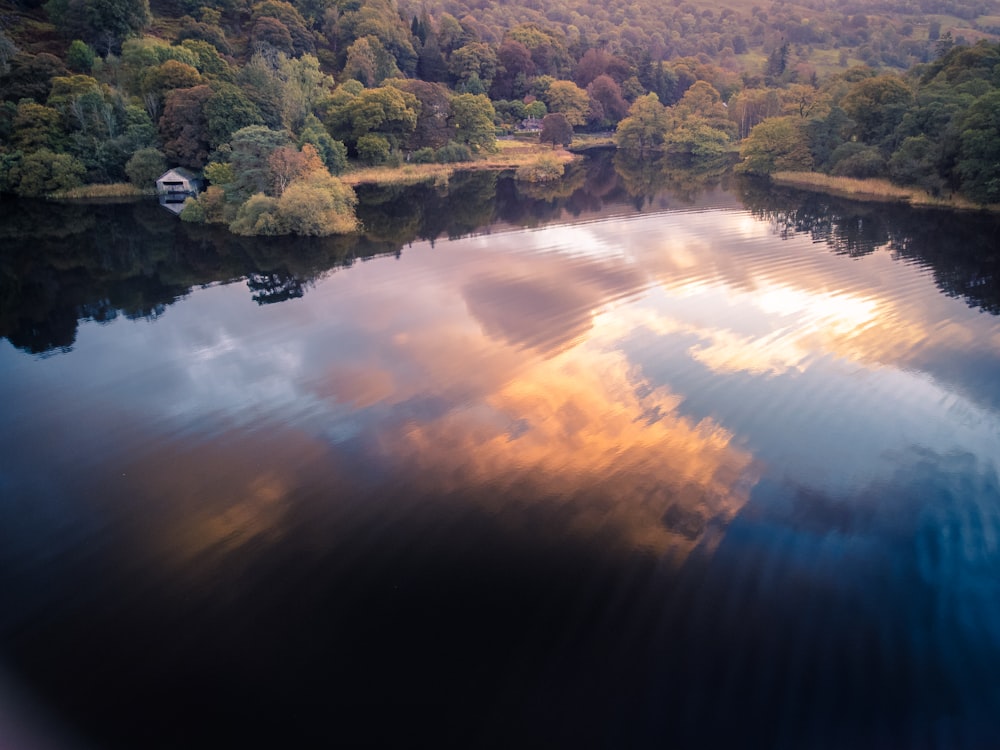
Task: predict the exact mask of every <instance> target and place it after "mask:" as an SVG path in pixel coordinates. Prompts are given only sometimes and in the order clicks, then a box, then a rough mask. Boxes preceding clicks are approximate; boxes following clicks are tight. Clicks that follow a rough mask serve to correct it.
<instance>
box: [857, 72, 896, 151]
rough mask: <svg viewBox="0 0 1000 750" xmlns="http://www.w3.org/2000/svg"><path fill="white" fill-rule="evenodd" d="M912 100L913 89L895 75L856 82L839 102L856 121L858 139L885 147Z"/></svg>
mask: <svg viewBox="0 0 1000 750" xmlns="http://www.w3.org/2000/svg"><path fill="white" fill-rule="evenodd" d="M912 103H913V92H912V91H911V90H910V87H909V86H907V85H906V82H905V81H903V80H902V79H900V78H898V77H897V76H894V75H880V76H875V77H873V78H865V79H863V80H861V81H858V82H857V83H855V84H854V85H853V86H852V87H851V89H850V91H848V92H847V94H846V95H845V96H844V98H843V99H841V101H840V106H841V107H842V108H843V110H844V112H846V113H847V116H848V117H850V118H851V119H852V120H853V121H854V123H855V128H854V134H855V135H856V136H857V138H858V140H860V141H862V142H864V143H868V144H871V145H873V146H882V145H883V144H884V143H885V142H886V141H887V140H888V139H889V137H890V136H891V135H892V133H893V131H894V130H895V129H896V126H897V125H899V123H900V122H901V121H902V119H903V116H904V115H905V114H906V111H907V109H908V108H909V107H910V105H911V104H912Z"/></svg>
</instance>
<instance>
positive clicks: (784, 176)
mask: <svg viewBox="0 0 1000 750" xmlns="http://www.w3.org/2000/svg"><path fill="white" fill-rule="evenodd" d="M769 178H770V179H771V181H772V182H774V183H775V184H776V185H785V186H787V187H794V188H800V189H804V190H815V191H818V192H821V193H826V194H828V195H835V196H838V197H841V198H851V199H854V200H859V201H867V202H871V203H905V204H907V205H909V206H913V207H915V208H943V209H947V210H950V211H989V212H993V213H996V212H1000V205H988V206H983V205H980V204H978V203H973V202H972V201H970V200H968V199H966V198H962V197H961V196H958V195H952V196H950V197H948V198H936V197H934V196H933V195H931V194H930V193H928V192H927V191H926V190H921V189H920V188H917V187H905V186H902V185H896V184H894V183H892V182H889V180H886V179H882V178H875V177H871V178H867V179H857V178H854V177H834V176H832V175H828V174H823V173H821V172H774V173H773V174H771V175H769Z"/></svg>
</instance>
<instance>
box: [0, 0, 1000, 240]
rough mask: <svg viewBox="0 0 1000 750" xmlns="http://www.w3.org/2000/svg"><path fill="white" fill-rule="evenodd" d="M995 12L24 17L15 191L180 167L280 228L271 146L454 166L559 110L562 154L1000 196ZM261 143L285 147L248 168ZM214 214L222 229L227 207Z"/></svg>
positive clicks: (554, 122) (966, 1) (378, 11)
mask: <svg viewBox="0 0 1000 750" xmlns="http://www.w3.org/2000/svg"><path fill="white" fill-rule="evenodd" d="M914 3H915V4H914ZM995 4H996V2H995V0H949V2H948V7H947V10H948V12H949V13H951V14H952V19H956V18H957V19H961V23H962V24H965V25H964V26H960V25H958V24H959V22H958V21H955V20H946V19H945V18H944V17H942V16H941V15H940V14H937V15H935V16H934V17H933V18H932V17H930V16H927V15H921V14H927V13H930V11H931V10H935V8H934V7H932V5H933V3H932V2H931V0H907V2H903V0H879V2H878V3H877V4H876V5H875V6H871V7H864V8H862V7H860V6H859V7H854V6H851V8H850V9H849V11H848V10H845V9H843V8H837V7H834V6H833V5H832V4H828V3H826V2H824V0H820V1H819V2H812V1H811V0H810V2H809V3H807V5H805V6H799V5H794V4H790V3H783V2H773V3H771V4H770V5H768V6H767V7H763V6H754V7H753V8H750V9H747V8H745V7H742V6H739V5H736V4H734V5H732V7H726V3H725V2H724V4H723V6H722V7H721V8H714V7H713V8H711V9H709V8H699V7H696V6H694V5H692V4H690V3H685V2H683V0H672V2H669V3H667V4H664V3H662V2H659V0H608V2H606V3H603V4H601V5H599V6H598V5H594V4H593V3H592V2H591V0H559V1H558V2H556V0H531V2H520V1H516V2H512V3H501V2H496V0H483V2H476V3H468V2H463V1H462V0H449V1H448V2H447V3H445V2H444V0H426V1H425V0H420V2H417V0H365V1H364V2H362V1H361V0H336V1H335V0H288V1H286V0H260V1H254V0H155V2H153V6H152V7H153V11H155V13H156V17H154V16H153V14H152V13H151V12H150V5H149V2H148V0H129V1H128V2H126V1H125V0H48V2H40V1H36V0H32V2H21V3H15V4H14V5H13V6H12V11H11V15H10V18H7V17H5V19H4V25H3V29H0V157H2V160H0V169H2V170H4V171H3V173H2V174H0V185H2V186H3V188H4V189H7V190H17V191H19V192H22V193H24V194H28V193H30V192H34V191H36V190H39V189H42V190H44V189H45V187H44V186H45V185H47V184H53V185H54V184H69V183H71V182H73V181H74V180H83V181H85V182H108V181H114V180H124V179H126V178H132V177H133V176H136V177H135V179H136V181H138V182H144V181H146V178H145V177H139V175H140V174H142V173H143V169H144V168H145V169H146V172H147V173H148V172H149V171H151V170H152V166H150V165H153V164H156V165H158V164H159V162H157V161H156V158H155V154H157V153H158V154H161V155H162V158H163V159H164V160H165V164H166V166H172V165H180V166H186V167H189V168H194V169H201V168H208V169H210V170H211V171H213V173H214V174H216V175H217V176H220V175H221V174H222V171H221V170H223V169H224V168H225V169H230V170H231V171H232V172H233V175H232V177H231V178H229V179H226V180H222V181H221V182H219V183H218V184H217V185H216V187H217V188H219V189H222V187H221V186H222V185H226V186H227V189H228V192H226V191H225V190H224V191H223V192H224V197H225V198H226V200H227V201H228V200H232V201H237V202H242V203H247V202H248V201H249V199H250V198H251V197H252V196H256V195H257V194H258V193H260V194H261V195H262V198H260V199H255V200H254V203H253V206H252V207H251V208H252V211H251V208H248V209H247V211H250V213H248V214H246V215H245V216H244V217H243V219H241V221H243V222H244V223H243V224H242V225H241V226H245V225H247V224H246V222H248V221H249V220H250V218H252V219H253V221H252V222H251V224H252V225H253V226H258V225H259V227H260V228H265V227H271V229H275V228H277V227H281V226H286V225H283V224H281V223H280V222H278V223H274V222H275V221H277V219H275V217H277V216H278V215H279V214H280V212H278V213H275V211H277V208H276V206H277V203H274V202H276V201H278V200H279V199H280V197H281V196H282V195H284V193H285V192H287V190H288V189H290V187H291V185H292V184H294V183H296V182H297V181H298V178H295V179H291V178H289V179H286V180H285V181H284V182H285V183H286V184H285V186H284V187H283V188H282V189H281V190H279V191H277V192H275V187H274V183H273V181H271V180H270V178H268V179H265V178H264V177H261V175H262V174H264V173H269V174H271V177H273V176H274V174H273V172H274V169H275V167H274V165H269V161H268V158H269V157H268V156H267V155H266V154H265V153H264V152H265V151H267V154H270V153H272V152H275V151H276V150H277V151H276V152H277V153H279V154H280V155H281V158H282V159H283V160H284V161H283V164H284V167H285V168H286V169H289V170H292V171H294V170H293V169H292V168H293V166H294V165H295V164H298V163H299V162H300V161H301V160H302V159H306V158H307V157H306V156H303V155H304V154H312V156H311V157H309V158H308V159H307V161H309V162H310V163H312V164H315V163H320V164H322V165H323V168H324V170H325V171H326V172H327V173H339V172H342V171H343V170H345V169H347V168H348V166H349V161H348V159H349V158H354V159H359V160H362V161H365V162H367V163H390V164H397V163H400V162H401V161H403V160H404V159H413V160H416V161H431V160H438V161H454V160H457V159H465V158H471V156H474V155H475V154H476V153H477V152H482V151H488V150H490V149H492V148H493V147H494V145H495V136H496V133H497V132H498V129H500V130H501V131H504V132H510V131H513V130H516V129H518V128H520V127H521V126H522V121H524V120H525V119H526V118H537V120H541V118H546V120H545V122H544V124H542V126H541V128H542V129H541V131H540V133H541V138H542V139H543V140H544V141H545V142H547V143H553V144H556V143H565V142H566V139H567V132H566V127H565V125H568V126H569V129H570V132H571V133H572V132H573V131H575V132H577V133H580V132H596V131H608V130H612V129H614V130H615V131H616V133H615V142H616V144H617V145H618V147H619V148H620V149H621V150H622V151H623V152H628V153H631V154H634V155H637V156H639V158H640V159H647V158H649V157H655V158H656V159H658V160H662V161H664V163H670V164H674V165H676V164H681V163H685V164H686V163H693V162H699V163H703V165H704V163H707V162H715V161H718V160H720V159H721V160H724V159H726V158H730V157H732V158H735V157H736V155H737V154H740V158H741V159H742V167H741V169H743V170H745V171H749V172H759V173H770V172H772V171H776V170H784V169H808V168H811V169H817V170H822V171H827V172H831V173H834V174H841V175H849V176H859V177H863V176H880V177H885V176H888V177H890V178H891V179H893V180H895V181H897V182H900V183H904V184H910V185H916V186H919V187H922V188H924V189H927V190H929V191H931V192H932V193H935V194H946V193H950V192H959V193H962V194H963V195H965V196H966V197H968V198H970V199H972V200H974V201H977V202H982V203H986V202H995V201H1000V186H998V184H997V178H996V176H995V175H996V174H997V172H998V169H997V165H998V154H997V143H998V142H1000V124H998V122H997V117H996V112H997V111H998V109H1000V107H998V104H1000V101H998V100H997V91H998V90H1000V45H998V44H997V43H996V41H995V40H996V35H997V34H1000V25H997V24H996V23H995V21H994V20H991V18H992V17H993V16H991V15H990V14H989V13H987V11H991V12H992V11H995V10H996V8H995V7H994V6H995ZM806 8H808V11H809V12H808V13H806V12H805V10H804V9H806ZM993 15H994V16H996V15H1000V14H997V13H993ZM970 38H971V39H972V40H973V42H974V43H969V39H970ZM976 39H978V40H979V41H975V40H976ZM555 115H558V116H559V117H555ZM564 121H565V125H564ZM529 126H530V127H534V128H537V127H538V123H537V121H535V122H530V121H529ZM248 128H251V129H252V128H259V129H261V130H257V131H253V130H251V131H249V132H251V133H256V134H257V135H261V133H262V132H266V133H270V134H279V135H276V136H271V135H269V136H267V138H270V139H272V140H274V142H273V143H272V142H271V141H270V140H269V141H267V144H265V145H266V146H267V147H266V148H265V147H264V146H263V145H262V146H261V148H259V149H257V150H256V151H253V153H252V155H251V156H249V157H248V156H247V155H246V153H245V152H246V149H247V148H248V143H247V132H246V131H247V129H248ZM261 137H262V138H263V136H261ZM250 140H251V141H252V142H256V141H254V139H253V138H251V139H250ZM265 140H267V139H265ZM278 141H280V143H279V142H278ZM257 145H260V144H257ZM307 147H308V148H307ZM39 155H40V156H39ZM63 157H65V158H63ZM43 163H44V164H49V166H48V167H46V169H41V168H40V166H39V165H41V164H43ZM81 166H82V169H83V171H82V172H80V171H79V168H80V167H81ZM244 168H246V169H247V170H249V171H248V175H243V174H242V171H243V169H244ZM713 168H715V167H714V166H713ZM269 170H270V172H269ZM258 178H259V179H258ZM220 180H221V177H220ZM38 186H42V187H41V188H39V187H38ZM306 193H309V191H308V190H307V191H306ZM215 197H216V198H218V191H216V193H215ZM269 201H270V202H269ZM209 203H211V202H210V201H209V202H206V203H205V205H201V206H200V210H201V211H202V213H203V214H204V215H205V216H209V215H211V216H215V215H217V214H220V212H221V213H225V211H224V210H223V209H224V207H225V206H224V204H219V205H216V204H214V203H212V204H211V205H209ZM272 204H273V205H272ZM220 206H222V207H220ZM268 207H270V208H268ZM265 209H266V210H265ZM271 209H274V210H271ZM226 210H228V209H226ZM213 212H215V213H213ZM233 220H234V217H233V216H228V217H227V218H226V221H227V222H230V221H233ZM269 222H270V223H269ZM302 226H305V225H304V224H303V225H302Z"/></svg>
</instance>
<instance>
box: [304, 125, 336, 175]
mask: <svg viewBox="0 0 1000 750" xmlns="http://www.w3.org/2000/svg"><path fill="white" fill-rule="evenodd" d="M307 143H308V144H310V145H311V146H312V147H313V148H315V149H316V151H317V153H318V154H319V157H320V159H322V160H323V164H324V165H325V166H326V168H327V169H328V170H329V171H330V173H331V174H335V175H337V174H340V173H341V172H343V171H344V170H345V169H347V147H346V146H345V145H344V144H343V143H342V142H341V141H336V140H334V139H333V136H331V135H330V134H329V133H328V132H327V130H326V128H324V127H323V123H321V122H320V121H319V118H317V117H316V115H313V114H310V115H308V116H307V117H306V120H305V125H304V126H303V128H302V132H301V133H299V141H298V144H299V148H302V147H303V146H305V145H306V144H307Z"/></svg>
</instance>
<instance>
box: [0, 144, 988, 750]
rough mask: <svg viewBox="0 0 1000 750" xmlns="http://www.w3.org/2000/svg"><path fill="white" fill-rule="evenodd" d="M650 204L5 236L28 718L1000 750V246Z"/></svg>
mask: <svg viewBox="0 0 1000 750" xmlns="http://www.w3.org/2000/svg"><path fill="white" fill-rule="evenodd" d="M660 171H661V172H662V171H663V170H660ZM660 176H661V177H662V175H660ZM717 178H718V179H720V180H726V179H729V178H725V177H722V176H717ZM629 179H630V178H624V179H623V178H621V177H619V176H618V173H616V172H615V171H614V165H613V164H611V165H610V166H609V162H601V163H598V164H597V165H596V168H595V169H594V170H592V171H587V172H582V173H575V174H574V175H572V176H571V179H570V181H569V182H568V183H567V185H568V186H569V187H568V188H567V187H566V186H563V188H565V189H563V188H560V189H558V190H554V191H547V192H536V191H534V190H532V189H525V188H524V187H523V186H520V185H518V184H517V183H516V182H515V181H514V180H511V179H507V178H506V177H497V176H496V175H483V174H478V175H468V176H461V177H458V178H456V179H455V181H454V182H453V183H451V184H449V185H447V186H445V185H426V186H422V187H419V188H416V189H413V190H408V191H405V192H400V191H398V190H396V189H391V190H373V191H369V192H368V194H367V195H365V194H364V191H363V195H362V198H363V200H364V201H365V202H364V204H363V206H362V208H361V211H362V212H363V219H364V221H365V226H366V233H365V235H364V236H363V237H361V238H357V239H340V240H331V241H324V240H317V241H304V242H288V243H285V242H282V241H277V242H274V241H256V240H247V239H245V238H235V237H231V236H229V235H226V234H220V233H217V232H215V231H213V230H211V229H204V228H192V227H190V226H188V225H183V224H181V223H180V222H176V221H175V220H173V219H172V218H171V217H170V216H169V215H168V214H166V212H163V211H162V210H161V209H159V208H158V207H157V206H155V205H154V206H150V207H147V206H144V205H136V206H126V207H124V208H122V207H106V206H98V207H88V209H87V210H86V211H79V212H78V211H77V210H76V209H75V208H73V209H71V210H70V211H69V213H68V214H67V222H66V223H65V224H64V225H62V226H61V227H60V228H59V229H58V230H54V231H53V232H52V233H51V234H49V235H46V234H45V233H44V232H43V233H42V234H40V235H38V236H36V237H35V238H34V239H33V240H30V241H29V240H28V239H26V235H24V231H25V229H24V227H21V229H20V232H21V234H17V233H16V232H15V233H14V234H15V235H16V236H17V237H20V239H16V238H15V239H14V240H13V241H12V242H10V243H7V244H5V249H4V252H3V255H2V258H3V260H2V263H3V266H2V270H3V274H4V277H3V278H4V281H3V288H4V289H5V290H11V292H12V293H11V294H10V295H9V296H8V295H6V294H5V296H4V299H3V311H2V317H0V323H2V326H3V327H2V329H0V330H2V331H3V333H4V335H6V336H7V337H8V339H9V340H10V342H11V343H12V344H15V346H17V347H20V348H23V349H24V350H26V351H28V352H34V351H49V352H51V351H53V347H56V348H57V349H59V348H60V347H61V348H62V349H65V350H66V351H65V353H64V354H61V355H60V356H52V357H47V358H44V359H42V358H37V357H29V356H25V354H24V353H23V352H21V351H16V350H15V349H14V348H13V347H9V346H6V345H5V346H4V348H2V349H0V381H2V383H3V387H4V393H5V403H4V407H3V408H2V409H0V487H2V490H3V491H2V493H0V495H2V502H0V663H2V664H3V666H4V668H5V670H6V671H7V672H8V673H9V679H10V680H11V681H14V682H16V683H17V685H18V690H20V691H22V692H23V693H24V694H26V695H31V696H33V697H34V700H35V701H37V703H38V704H39V705H41V706H44V709H45V710H46V711H48V712H49V713H50V714H51V715H52V716H54V717H55V720H58V721H61V722H65V723H66V724H67V725H68V726H69V727H70V728H71V729H72V730H73V731H74V732H76V733H77V734H78V735H79V736H81V737H83V738H85V739H88V740H91V741H93V742H95V743H96V744H98V745H99V746H102V747H123V748H124V747H151V748H155V747H169V746H177V745H183V746H187V747H200V746H204V747H213V746H228V745H231V744H233V743H234V742H238V743H239V744H241V745H250V744H259V743H266V744H270V745H272V746H284V745H294V746H325V745H330V744H346V745H351V746H353V745H359V744H364V743H368V744H374V745H378V746H381V745H389V744H400V742H401V741H407V740H408V739H409V740H412V738H413V737H415V736H416V737H423V736H434V737H436V738H441V739H440V743H441V744H444V745H455V746H462V747H469V746H483V747H509V746H511V745H514V744H523V743H524V741H525V740H524V738H525V737H530V738H532V742H528V744H536V743H537V744H539V745H541V746H553V747H555V746H579V747H590V746H595V745H598V746H608V747H623V746H641V747H645V746H660V745H663V744H675V745H677V746H680V747H700V746H706V745H708V746H720V747H721V746H734V745H735V746H746V747H768V748H784V747H788V748H791V747H824V746H826V747H847V746H850V747H884V746H887V747H894V746H911V745H913V744H919V741H922V740H919V739H918V741H917V742H913V741H912V740H913V738H928V737H934V738H939V741H938V740H935V741H937V742H938V744H939V745H940V746H942V747H978V746H986V745H988V743H989V742H990V741H992V738H994V737H995V736H996V735H997V732H998V731H1000V726H998V724H997V718H996V717H997V716H1000V687H998V682H997V680H996V677H995V675H996V674H997V670H998V669H1000V649H998V647H997V644H998V643H1000V597H997V596H996V593H997V592H996V585H995V582H996V581H997V580H1000V547H998V545H997V540H998V539H1000V482H998V480H997V463H998V461H1000V442H998V441H1000V419H998V407H1000V389H998V388H997V386H996V383H997V382H998V378H997V376H998V375H1000V354H998V352H1000V338H998V335H1000V326H998V324H997V318H996V317H994V315H991V314H984V311H991V312H992V311H993V310H992V308H991V305H990V303H989V299H990V296H991V295H994V296H995V290H994V291H991V288H992V287H993V286H994V284H995V281H994V279H995V278H996V277H995V274H994V273H993V265H994V262H995V259H994V257H993V255H992V254H991V253H989V252H985V247H986V246H985V245H984V244H983V243H984V242H986V243H987V244H988V242H989V241H988V240H983V239H978V235H976V234H975V233H974V230H975V228H976V227H978V228H979V230H982V231H984V232H986V233H987V234H986V235H985V236H987V237H992V236H993V235H991V234H988V233H989V232H992V230H993V224H992V223H991V222H993V221H994V220H993V219H991V218H983V217H978V218H972V217H970V218H969V221H967V222H964V223H963V225H962V226H963V227H964V228H963V229H961V230H958V229H955V228H952V230H951V231H950V232H949V231H947V229H948V228H947V225H946V223H943V222H942V221H941V220H940V218H939V215H938V214H933V213H920V212H912V211H905V210H899V211H898V213H897V212H896V209H892V210H889V209H886V210H880V211H875V212H869V211H868V209H865V208H864V207H858V206H856V205H854V204H850V203H846V202H838V201H833V200H830V199H817V198H816V197H815V196H809V195H802V194H792V193H789V194H785V193H780V192H764V191H761V190H760V189H759V188H758V187H757V186H755V185H754V184H753V183H738V184H736V183H734V185H733V186H734V187H736V188H737V189H739V190H740V191H741V192H740V194H739V195H735V194H733V193H730V192H726V191H724V190H721V189H719V188H718V186H716V184H715V179H716V177H706V178H705V181H704V182H703V183H701V187H692V185H695V184H697V181H696V180H694V178H691V181H690V183H689V184H688V185H687V187H684V188H678V189H677V190H676V191H674V192H671V191H667V192H660V191H659V189H658V188H657V187H656V184H657V183H656V182H655V181H650V182H649V183H648V185H647V186H645V187H644V186H643V185H641V184H639V183H640V182H641V181H638V180H637V181H633V182H629ZM657 179H659V177H658V178H657ZM630 185H631V186H632V187H631V188H630V187H629V186H630ZM569 188H571V190H570V189H569ZM644 190H649V191H650V192H649V193H645V192H643V191H644ZM401 196H407V197H408V198H412V197H414V196H419V198H420V199H419V200H416V199H413V200H409V199H406V200H404V199H402V198H401ZM456 196H459V197H460V196H467V197H468V203H467V204H462V202H461V201H459V200H457V199H456ZM776 196H777V197H776ZM779 199H780V200H779ZM781 200H784V201H785V202H784V203H781ZM743 201H745V202H746V207H744V203H743ZM776 201H777V202H776ZM817 201H820V202H817ZM822 201H827V202H825V203H824V202H822ZM31 206H32V204H25V208H24V211H23V212H22V213H25V214H27V213H30V211H31V210H33V209H32V208H31ZM0 207H2V204H0ZM147 208H152V209H154V210H153V211H152V212H149V211H147ZM93 221H96V222H97V223H96V224H94V225H93V226H94V227H96V226H102V225H103V224H106V225H107V226H106V227H104V228H103V229H102V231H101V232H100V233H99V236H98V233H97V232H95V231H93V230H92V229H90V228H88V224H89V223H90V222H93ZM74 222H76V224H74ZM3 226H4V224H3V223H2V222H0V227H3ZM8 226H13V224H11V225H8ZM0 231H7V230H0ZM10 231H12V232H13V230H10ZM449 238H451V239H449ZM951 242H960V243H961V245H962V246H961V247H955V248H952V246H951V245H949V243H951ZM942 291H944V292H945V293H944V294H942V293H941V292H942ZM272 303H280V304H272ZM49 320H61V321H63V322H62V324H61V325H62V327H61V328H59V327H58V326H56V325H55V324H53V323H48V322H46V321H49ZM53 331H56V332H57V333H58V335H56V334H54V333H53ZM60 336H61V337H62V338H60ZM2 687H3V686H2V685H0V688H2ZM388 716H391V717H392V719H393V720H392V721H389V720H387V717H388ZM927 744H928V746H933V744H934V742H931V741H928V743H927Z"/></svg>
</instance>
